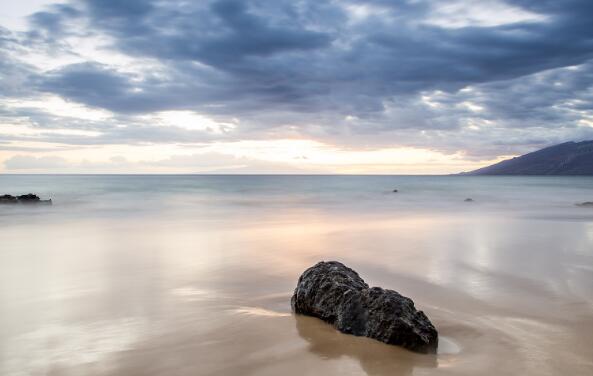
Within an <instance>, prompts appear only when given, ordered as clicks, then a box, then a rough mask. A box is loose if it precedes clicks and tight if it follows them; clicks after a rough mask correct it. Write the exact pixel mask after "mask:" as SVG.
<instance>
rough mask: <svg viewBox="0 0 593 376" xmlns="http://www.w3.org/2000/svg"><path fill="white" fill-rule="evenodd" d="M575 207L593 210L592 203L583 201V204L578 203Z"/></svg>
mask: <svg viewBox="0 0 593 376" xmlns="http://www.w3.org/2000/svg"><path fill="white" fill-rule="evenodd" d="M576 205H577V206H580V207H583V208H593V201H585V202H581V203H578V204H576Z"/></svg>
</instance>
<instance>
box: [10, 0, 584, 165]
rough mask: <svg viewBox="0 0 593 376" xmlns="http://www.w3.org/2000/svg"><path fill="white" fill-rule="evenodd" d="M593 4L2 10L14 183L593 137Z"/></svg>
mask: <svg viewBox="0 0 593 376" xmlns="http://www.w3.org/2000/svg"><path fill="white" fill-rule="evenodd" d="M592 19H593V1H591V0H562V1H558V0H439V1H429V0H367V1H355V0H327V1H320V0H200V1H190V0H126V1H121V0H71V1H65V2H54V1H47V0H19V1H12V2H8V1H4V2H2V3H1V4H0V173H338V174H339V173H347V174H447V173H456V172H461V171H468V170H472V169H475V168H478V167H482V166H484V165H488V164H491V163H494V162H497V161H499V160H501V159H505V158H508V157H511V156H515V155H519V154H523V153H526V152H529V151H533V150H536V149H538V148H541V147H545V146H549V145H553V144H556V143H560V142H565V141H580V140H587V139H593V22H592V21H591V20H592Z"/></svg>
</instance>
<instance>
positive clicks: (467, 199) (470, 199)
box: [463, 198, 474, 202]
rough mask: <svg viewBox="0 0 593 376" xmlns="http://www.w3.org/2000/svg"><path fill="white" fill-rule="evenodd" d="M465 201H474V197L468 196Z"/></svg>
mask: <svg viewBox="0 0 593 376" xmlns="http://www.w3.org/2000/svg"><path fill="white" fill-rule="evenodd" d="M463 201H464V202H474V199H473V198H466V199H465V200H463Z"/></svg>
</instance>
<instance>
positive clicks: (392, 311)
mask: <svg viewBox="0 0 593 376" xmlns="http://www.w3.org/2000/svg"><path fill="white" fill-rule="evenodd" d="M291 306H292V310H293V311H294V312H295V313H300V314H304V315H309V316H314V317H317V318H320V319H322V320H324V321H326V322H328V323H330V324H332V325H334V326H335V327H336V328H337V329H338V330H339V331H341V332H343V333H347V334H354V335H357V336H365V337H370V338H374V339H376V340H379V341H381V342H385V343H388V344H392V345H399V346H402V347H405V348H407V349H409V350H412V351H417V352H422V353H435V352H436V349H437V346H438V333H437V331H436V329H435V327H434V326H433V325H432V323H431V322H430V320H429V319H428V317H426V315H425V314H424V313H423V312H422V311H417V310H416V308H415V307H414V302H413V301H412V300H411V299H409V298H407V297H405V296H402V295H400V294H399V293H397V292H395V291H393V290H385V289H382V288H380V287H372V288H369V286H368V285H367V284H366V283H365V282H364V280H363V279H362V278H360V276H359V275H358V273H356V272H355V271H354V270H352V269H350V268H348V267H346V266H345V265H343V264H341V263H339V262H336V261H329V262H319V263H317V265H315V266H313V267H311V268H309V269H307V270H305V272H303V274H302V275H301V276H300V278H299V281H298V284H297V287H296V289H295V290H294V295H293V296H292V299H291Z"/></svg>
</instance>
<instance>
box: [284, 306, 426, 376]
mask: <svg viewBox="0 0 593 376" xmlns="http://www.w3.org/2000/svg"><path fill="white" fill-rule="evenodd" d="M295 324H296V329H297V332H298V333H299V335H300V336H301V337H302V338H303V339H304V340H306V341H307V342H308V343H309V346H308V348H307V349H308V350H309V351H310V352H312V353H314V354H315V355H317V356H319V357H321V358H322V359H339V358H341V357H350V358H353V359H356V360H357V361H358V362H359V363H360V367H361V368H362V369H363V370H364V372H366V374H367V375H369V376H383V375H392V376H406V375H412V374H413V372H414V368H416V367H420V368H435V367H436V366H437V357H436V356H435V355H424V354H415V353H412V352H410V351H407V350H404V349H400V348H398V347H396V346H389V345H386V344H384V343H381V342H378V341H375V340H372V339H369V338H363V337H355V336H351V335H346V334H342V333H340V332H339V331H337V330H335V329H334V328H333V327H332V326H331V325H328V324H326V323H324V322H323V321H321V320H319V319H317V318H313V317H307V316H303V315H295Z"/></svg>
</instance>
